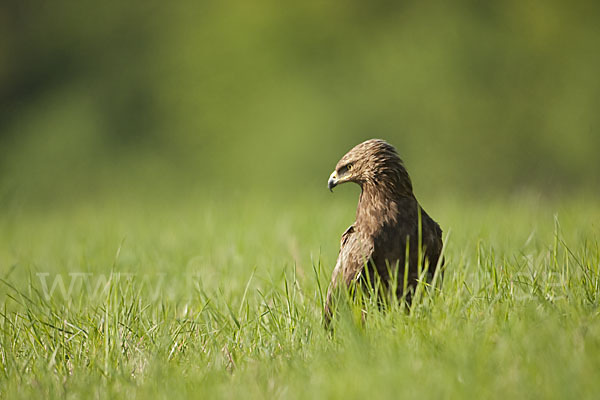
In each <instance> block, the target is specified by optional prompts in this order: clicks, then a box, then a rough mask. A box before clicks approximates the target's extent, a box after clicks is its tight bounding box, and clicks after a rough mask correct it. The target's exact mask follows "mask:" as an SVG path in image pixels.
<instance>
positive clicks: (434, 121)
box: [0, 0, 600, 207]
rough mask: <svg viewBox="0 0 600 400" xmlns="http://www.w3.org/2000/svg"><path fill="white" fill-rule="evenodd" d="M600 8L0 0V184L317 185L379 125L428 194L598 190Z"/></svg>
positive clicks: (22, 198)
mask: <svg viewBox="0 0 600 400" xmlns="http://www.w3.org/2000/svg"><path fill="white" fill-rule="evenodd" d="M599 16H600V2H595V1H571V2H564V1H549V0H526V1H520V0H519V1H517V0H512V1H502V2H485V1H467V0H463V1H455V2H445V1H428V2H418V1H402V2H391V1H376V2H365V1H339V0H338V1H329V2H320V1H316V2H315V1H308V2H298V3H293V2H292V3H285V4H284V3H282V2H279V1H272V0H266V1H252V2H251V1H198V2H148V1H144V2H137V1H131V2H87V1H83V2H74V1H65V0H55V1H52V2H39V1H31V0H22V1H8V2H2V3H1V4H0V56H1V59H0V202H2V203H4V207H5V206H6V204H40V205H43V206H44V207H47V206H50V205H53V204H54V205H64V204H72V203H73V202H78V201H81V200H82V199H83V200H84V199H90V198H92V199H94V198H102V197H103V196H108V195H117V196H128V195H133V196H135V195H136V194H142V195H144V196H147V197H151V196H162V195H165V194H167V195H173V196H179V197H184V196H187V195H189V194H190V193H195V194H200V195H202V196H208V197H211V196H212V197H214V198H219V197H221V196H222V195H223V194H224V193H237V194H238V195H239V196H244V195H246V194H249V193H254V194H257V195H259V196H260V195H263V194H265V193H266V194H267V195H284V196H286V195H293V196H295V195H298V194H299V193H308V194H309V195H310V193H319V192H320V193H326V186H325V185H326V180H327V177H328V175H329V173H330V171H331V170H332V168H333V167H334V165H335V163H336V162H337V160H338V159H339V157H340V156H341V155H343V154H344V153H345V152H346V151H347V150H348V149H349V148H350V147H352V146H353V145H354V144H356V143H358V142H360V141H362V140H364V139H367V138H371V137H381V138H385V139H387V140H388V141H389V142H391V143H392V144H394V145H395V146H396V147H397V148H398V150H399V152H400V154H401V156H402V157H403V158H404V159H405V161H406V163H407V166H408V169H409V172H410V173H411V175H412V177H413V180H414V182H415V189H416V191H417V195H421V196H423V197H426V198H427V197H429V198H433V197H438V198H439V197H440V196H450V195H452V196H454V195H457V196H465V197H468V196H471V197H472V198H476V196H505V195H510V194H513V193H520V192H523V191H526V192H534V193H542V194H543V195H548V196H554V195H556V194H572V193H574V192H577V193H587V194H589V193H592V194H597V193H598V183H599V182H600V179H599V178H600V158H599V157H598V150H599V149H600V132H599V129H600V124H599V123H600V112H599V110H600V73H599V71H600V51H599V50H600V48H599V43H600V24H599V23H598V21H599ZM353 195H354V193H353Z"/></svg>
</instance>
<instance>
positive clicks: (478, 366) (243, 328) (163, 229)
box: [0, 198, 600, 399]
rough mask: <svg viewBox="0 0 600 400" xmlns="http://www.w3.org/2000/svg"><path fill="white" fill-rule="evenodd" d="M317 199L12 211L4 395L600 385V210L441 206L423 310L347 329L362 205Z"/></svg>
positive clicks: (416, 392) (4, 241)
mask: <svg viewBox="0 0 600 400" xmlns="http://www.w3.org/2000/svg"><path fill="white" fill-rule="evenodd" d="M304 200H306V199H299V200H297V201H288V202H285V203H283V202H282V203H278V202H276V201H273V202H269V201H267V202H265V201H264V200H260V201H257V200H252V199H246V200H245V202H243V203H242V202H236V201H235V200H233V201H230V202H224V203H220V204H216V203H209V202H202V201H198V202H195V201H189V200H186V201H180V202H179V203H177V204H170V205H169V206H167V205H166V204H161V203H152V202H150V204H147V205H146V206H144V207H143V208H140V207H139V204H138V203H136V202H131V203H127V202H125V203H123V202H115V203H109V204H108V205H104V206H100V205H99V204H90V205H88V206H85V207H83V206H82V207H79V208H77V209H70V210H55V211H54V212H52V213H44V214H42V213H36V212H34V211H24V210H21V211H19V210H13V211H11V212H10V213H5V214H4V215H3V216H2V217H1V219H0V227H1V228H2V229H1V233H0V238H1V240H0V263H1V264H2V282H1V283H0V285H1V289H0V291H1V292H0V294H1V295H2V310H1V313H0V344H1V346H0V394H1V396H2V397H3V398H31V397H65V398H77V397H87V396H90V397H92V396H93V397H97V398H108V397H122V398H129V397H137V398H146V397H149V396H152V397H159V398H170V399H172V398H179V397H190V396H195V397H225V398H249V397H258V398H273V397H282V398H313V397H328V398H329V397H350V398H359V397H365V396H370V397H382V398H385V397H388V398H398V397H430V398H507V397H516V398H532V397H534V398H564V397H576V398H594V397H595V396H596V395H597V393H599V392H600V319H599V315H598V304H599V295H600V290H599V289H600V288H599V285H600V251H599V245H598V240H597V238H598V228H599V227H598V225H597V224H598V222H597V221H600V219H599V218H598V217H599V216H600V208H599V207H598V206H597V205H596V204H594V203H592V202H590V201H578V200H573V201H571V202H569V203H568V204H562V205H561V204H556V203H554V204H549V203H545V202H544V201H540V200H536V199H531V198H529V199H522V198H516V199H512V200H509V201H507V202H506V203H505V204H502V203H501V202H498V203H494V204H492V205H491V206H489V207H487V208H483V207H481V206H479V207H477V206H473V204H470V205H468V204H464V203H459V202H452V201H445V202H439V203H437V204H431V205H429V206H428V207H427V209H428V211H430V213H431V214H432V215H434V216H435V217H437V219H439V220H440V222H441V225H442V227H443V228H444V230H445V232H446V233H445V237H446V239H447V240H446V245H447V247H446V259H447V268H446V271H445V274H444V279H443V282H442V283H441V284H439V285H426V284H421V286H420V287H419V288H417V292H420V295H419V300H418V301H416V302H415V303H414V304H413V305H412V306H411V307H410V308H409V309H407V310H400V309H397V308H400V307H399V306H398V307H396V306H397V305H393V304H392V305H391V306H390V308H391V309H390V310H387V311H386V310H382V309H381V306H380V305H379V304H378V302H377V301H376V300H375V299H374V298H373V297H369V296H366V297H364V298H363V299H362V301H347V302H342V303H341V304H340V307H338V312H337V314H336V317H335V319H334V321H333V331H332V332H328V331H326V330H324V329H323V327H322V302H323V295H324V292H325V290H326V287H327V284H328V281H329V274H330V272H331V269H332V266H333V263H334V261H335V257H336V255H337V246H338V243H339V235H340V234H341V232H343V231H344V229H345V227H346V226H347V225H348V224H349V223H351V222H352V217H353V215H352V207H353V204H352V203H351V202H350V201H347V202H345V201H344V200H343V199H342V200H341V201H340V202H332V201H328V200H324V198H318V199H316V200H313V201H311V200H306V201H304ZM334 203H335V204H334ZM465 210H468V212H466V211H465ZM448 232H451V233H450V235H449V236H448Z"/></svg>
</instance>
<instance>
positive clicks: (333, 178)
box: [327, 171, 338, 192]
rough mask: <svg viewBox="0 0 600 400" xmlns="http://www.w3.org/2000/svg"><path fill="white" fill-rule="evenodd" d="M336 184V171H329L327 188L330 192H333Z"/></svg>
mask: <svg viewBox="0 0 600 400" xmlns="http://www.w3.org/2000/svg"><path fill="white" fill-rule="evenodd" d="M337 184H338V176H337V172H336V171H333V172H332V173H331V175H330V176H329V180H328V181H327V188H329V190H330V191H331V192H333V188H334V187H336V186H337Z"/></svg>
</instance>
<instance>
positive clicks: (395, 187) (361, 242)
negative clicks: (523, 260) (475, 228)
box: [325, 139, 442, 325]
mask: <svg viewBox="0 0 600 400" xmlns="http://www.w3.org/2000/svg"><path fill="white" fill-rule="evenodd" d="M332 179H333V183H332ZM345 182H354V183H357V184H358V185H359V186H360V187H361V189H362V191H361V195H360V199H359V201H358V207H357V209H356V221H355V223H354V224H353V225H352V226H350V227H349V228H348V229H347V230H346V232H344V234H343V235H342V240H341V245H340V252H339V255H338V259H337V262H336V265H335V268H334V270H333V273H332V277H331V283H330V284H329V289H328V291H327V299H326V303H325V324H326V325H329V322H330V320H331V318H332V315H333V309H332V307H333V297H334V292H335V290H336V288H337V287H338V286H339V285H340V283H343V284H344V285H345V286H346V287H347V286H349V285H350V284H351V283H352V281H353V280H355V279H356V278H357V277H359V276H363V277H364V276H366V274H362V273H361V272H363V271H365V267H367V270H366V271H365V272H367V273H368V275H369V276H368V278H369V279H363V282H362V283H363V284H364V282H366V281H368V282H371V283H372V282H375V281H376V280H377V279H379V280H380V281H381V283H382V284H383V286H385V287H390V285H391V283H392V282H391V281H390V280H391V277H390V272H393V274H394V275H396V276H397V284H396V287H397V289H396V296H397V297H398V298H401V297H402V296H403V294H404V293H403V286H404V285H403V283H404V270H405V266H408V271H407V272H408V282H407V283H408V288H409V289H411V290H412V288H414V286H415V285H416V281H417V279H418V263H419V249H418V247H419V246H418V243H419V213H420V214H421V217H420V218H421V229H422V231H421V233H422V235H421V244H422V255H423V264H422V265H426V264H427V265H428V266H429V269H428V271H429V273H430V274H431V275H433V273H434V272H435V268H436V266H437V264H438V259H439V257H440V253H441V251H442V230H441V229H440V226H439V225H438V224H437V223H436V222H435V221H434V220H433V219H432V218H431V217H430V216H429V215H428V214H427V213H426V212H425V210H423V209H422V208H421V206H420V205H419V203H418V202H417V199H416V198H415V196H414V194H413V190H412V183H411V180H410V177H409V176H408V172H407V171H406V169H405V168H404V164H403V162H402V160H401V159H400V157H399V156H398V154H397V153H396V150H395V149H394V147H393V146H391V145H390V144H388V143H386V142H385V141H383V140H379V139H371V140H367V141H366V142H363V143H360V144H359V145H357V146H355V147H354V148H353V149H351V150H350V151H349V152H348V153H346V155H344V157H342V159H341V160H340V161H339V162H338V164H337V166H336V170H335V171H334V173H333V174H332V178H330V182H329V186H330V188H332V187H333V186H336V185H338V184H341V183H345ZM407 242H408V249H409V253H408V256H409V257H408V258H409V259H408V260H406V252H407ZM407 261H408V262H407Z"/></svg>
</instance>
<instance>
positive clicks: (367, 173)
mask: <svg viewBox="0 0 600 400" xmlns="http://www.w3.org/2000/svg"><path fill="white" fill-rule="evenodd" d="M346 182H354V183H356V184H358V185H359V186H360V187H361V188H364V185H366V184H377V183H378V182H383V183H386V182H389V183H393V186H394V187H397V188H403V189H405V190H407V191H410V192H412V184H411V182H410V178H409V177H408V173H407V172H406V169H405V168H404V165H403V163H402V160H401V159H400V157H399V156H398V153H397V152H396V149H395V148H394V146H392V145H391V144H389V143H387V142H386V141H384V140H381V139H370V140H367V141H365V142H362V143H360V144H357V145H356V146H354V147H353V148H352V149H351V150H350V151H348V152H347V153H346V154H345V155H344V156H343V157H342V158H341V159H340V161H338V163H337V165H336V166H335V170H334V171H333V172H332V173H331V175H330V176H329V180H328V181H327V187H328V188H329V190H331V191H333V188H334V187H336V186H337V185H341V184H342V183H346Z"/></svg>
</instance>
